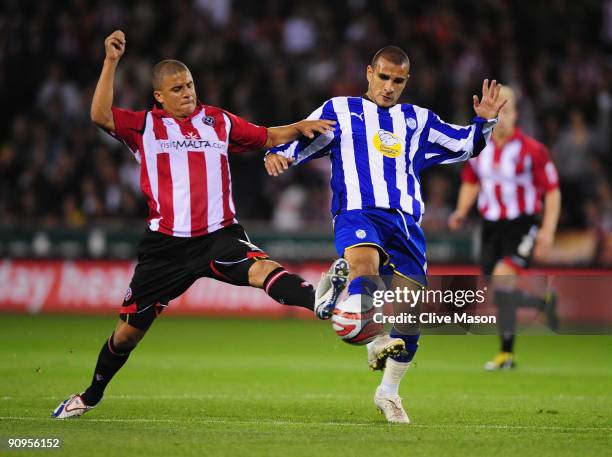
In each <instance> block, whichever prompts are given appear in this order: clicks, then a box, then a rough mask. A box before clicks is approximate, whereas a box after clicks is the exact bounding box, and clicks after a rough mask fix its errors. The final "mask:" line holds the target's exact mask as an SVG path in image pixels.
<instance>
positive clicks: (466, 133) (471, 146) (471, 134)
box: [421, 79, 506, 170]
mask: <svg viewBox="0 0 612 457" xmlns="http://www.w3.org/2000/svg"><path fill="white" fill-rule="evenodd" d="M500 89H501V85H499V84H497V82H496V81H495V80H493V81H491V83H490V84H489V80H488V79H485V80H484V82H483V85H482V100H480V99H479V98H478V96H476V95H474V111H475V112H476V117H475V118H474V120H473V121H472V122H473V123H472V124H471V125H468V126H460V125H454V124H449V123H447V122H444V121H442V120H441V119H440V118H439V117H438V116H437V115H435V114H434V113H432V112H431V111H430V112H429V114H428V119H427V122H426V124H425V131H424V135H425V138H427V140H426V143H425V145H426V147H425V151H424V153H425V154H424V159H425V160H423V161H422V167H421V170H423V169H425V168H428V167H430V166H432V165H438V164H449V163H455V162H463V161H465V160H468V159H470V158H472V157H475V156H477V155H478V154H480V151H482V150H483V149H484V147H485V146H486V143H487V142H488V141H489V138H490V137H491V134H492V133H493V127H495V124H496V123H497V119H496V118H497V115H498V114H499V111H500V110H501V109H502V108H503V106H504V105H505V104H506V100H501V99H500V98H499V91H500Z"/></svg>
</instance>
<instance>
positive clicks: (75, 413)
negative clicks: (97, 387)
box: [51, 394, 95, 419]
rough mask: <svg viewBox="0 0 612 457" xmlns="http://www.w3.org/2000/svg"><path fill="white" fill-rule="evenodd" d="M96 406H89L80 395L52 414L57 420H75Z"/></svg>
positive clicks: (75, 395)
mask: <svg viewBox="0 0 612 457" xmlns="http://www.w3.org/2000/svg"><path fill="white" fill-rule="evenodd" d="M93 408H95V406H87V405H86V404H85V402H84V401H83V398H81V396H80V395H78V394H74V395H71V396H70V397H68V398H67V399H66V400H64V401H63V402H61V403H60V405H59V406H58V407H57V408H55V411H53V412H52V413H51V417H53V418H55V419H73V418H77V417H80V416H82V415H83V414H85V413H86V412H87V411H89V410H90V409H93Z"/></svg>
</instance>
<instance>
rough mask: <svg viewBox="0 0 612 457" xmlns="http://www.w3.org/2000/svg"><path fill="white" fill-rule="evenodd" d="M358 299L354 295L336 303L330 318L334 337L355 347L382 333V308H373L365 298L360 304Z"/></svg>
mask: <svg viewBox="0 0 612 457" xmlns="http://www.w3.org/2000/svg"><path fill="white" fill-rule="evenodd" d="M359 298H360V296H357V295H355V296H351V297H349V298H348V299H347V300H345V301H343V302H340V303H338V304H337V305H336V308H335V309H334V314H333V316H332V318H331V321H332V327H333V329H334V331H335V332H336V335H338V336H339V337H340V338H341V339H342V340H343V341H345V342H347V343H349V344H355V345H363V344H367V343H369V342H370V341H372V340H373V339H374V338H376V337H377V336H378V335H380V334H381V333H382V332H383V324H382V319H381V318H382V316H383V312H382V308H376V307H374V306H373V305H372V303H371V301H370V302H368V301H367V298H365V299H364V300H363V303H361V302H360V300H359ZM375 315H377V316H376V321H378V322H376V321H375Z"/></svg>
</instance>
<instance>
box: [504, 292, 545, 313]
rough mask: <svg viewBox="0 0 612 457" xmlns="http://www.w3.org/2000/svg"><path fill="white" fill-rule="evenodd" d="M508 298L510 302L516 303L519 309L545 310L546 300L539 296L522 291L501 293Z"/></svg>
mask: <svg viewBox="0 0 612 457" xmlns="http://www.w3.org/2000/svg"><path fill="white" fill-rule="evenodd" d="M500 292H502V293H504V294H506V296H507V297H508V300H512V301H513V302H514V306H516V307H517V308H535V309H538V310H542V309H543V308H544V299H543V298H542V297H538V296H537V295H531V294H528V293H526V292H523V291H522V290H516V289H515V290H508V291H500Z"/></svg>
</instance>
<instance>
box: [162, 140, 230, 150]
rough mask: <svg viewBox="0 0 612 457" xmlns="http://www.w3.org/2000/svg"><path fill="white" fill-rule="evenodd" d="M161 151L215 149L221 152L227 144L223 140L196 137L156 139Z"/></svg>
mask: <svg viewBox="0 0 612 457" xmlns="http://www.w3.org/2000/svg"><path fill="white" fill-rule="evenodd" d="M158 143H159V146H160V148H161V152H180V151H185V152H186V151H193V152H206V151H217V152H221V151H223V150H225V149H226V148H227V144H226V143H225V142H223V141H218V140H214V141H210V140H206V139H198V138H183V139H176V140H158Z"/></svg>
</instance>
